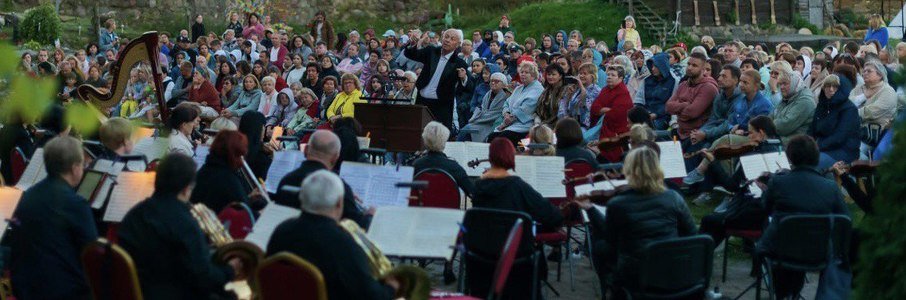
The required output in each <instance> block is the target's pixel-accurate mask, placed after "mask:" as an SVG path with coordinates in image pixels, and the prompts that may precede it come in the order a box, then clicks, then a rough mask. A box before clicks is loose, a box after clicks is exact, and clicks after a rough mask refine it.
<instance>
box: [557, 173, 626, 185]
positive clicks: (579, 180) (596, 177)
mask: <svg viewBox="0 0 906 300" xmlns="http://www.w3.org/2000/svg"><path fill="white" fill-rule="evenodd" d="M622 176H623V175H621V174H619V173H616V172H613V171H598V172H596V173H591V174H588V175H586V176H582V177H575V178H569V179H563V181H562V182H563V185H580V184H586V183H592V182H598V181H602V180H610V179H611V178H620V177H622Z"/></svg>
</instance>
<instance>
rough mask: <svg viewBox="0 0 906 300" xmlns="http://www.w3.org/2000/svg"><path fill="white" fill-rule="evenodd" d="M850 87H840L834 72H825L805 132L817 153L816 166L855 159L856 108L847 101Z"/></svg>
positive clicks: (857, 154)
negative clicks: (816, 103)
mask: <svg viewBox="0 0 906 300" xmlns="http://www.w3.org/2000/svg"><path fill="white" fill-rule="evenodd" d="M849 93H850V90H848V89H845V88H843V87H841V86H840V78H839V77H837V75H833V74H832V75H828V76H827V77H826V78H825V79H824V82H823V87H822V91H821V94H820V95H819V96H818V107H817V108H816V109H815V116H814V118H813V119H812V124H811V125H810V127H809V134H810V135H811V136H812V137H813V138H814V139H815V142H816V143H818V150H820V151H821V156H820V159H819V162H818V169H819V170H825V169H827V168H829V167H831V166H832V165H833V164H834V163H835V162H838V161H843V162H846V163H850V162H852V161H854V160H856V159H858V158H859V126H860V123H861V120H860V118H859V110H858V109H857V108H856V105H855V104H853V103H852V101H849V98H848V95H849Z"/></svg>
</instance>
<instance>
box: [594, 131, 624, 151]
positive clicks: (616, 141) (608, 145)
mask: <svg viewBox="0 0 906 300" xmlns="http://www.w3.org/2000/svg"><path fill="white" fill-rule="evenodd" d="M627 145H629V132H628V131H627V132H624V133H621V134H618V135H616V136H613V137H608V138H602V139H599V140H597V141H594V142H591V143H588V146H589V147H598V149H600V150H601V151H605V150H608V149H614V148H623V147H626V146H627Z"/></svg>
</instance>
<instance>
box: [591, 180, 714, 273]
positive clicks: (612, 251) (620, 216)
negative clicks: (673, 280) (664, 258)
mask: <svg viewBox="0 0 906 300" xmlns="http://www.w3.org/2000/svg"><path fill="white" fill-rule="evenodd" d="M588 217H589V219H591V222H592V226H593V227H594V231H595V232H596V234H593V235H592V236H599V237H600V238H601V239H603V241H604V243H603V244H605V245H606V246H605V249H600V250H595V252H596V254H599V255H601V256H603V257H596V259H601V260H603V261H604V264H606V265H609V266H612V267H613V268H614V270H616V273H615V276H614V279H615V282H618V284H619V285H621V286H630V287H631V286H633V282H632V278H633V277H634V276H633V273H634V272H638V271H637V267H636V266H637V263H638V260H639V259H640V257H638V255H639V251H641V250H642V248H643V247H645V245H647V244H648V243H651V242H654V241H659V240H665V239H670V238H676V237H683V236H690V235H693V234H695V233H696V232H697V231H696V229H695V221H694V220H693V219H692V214H691V213H690V212H689V207H688V206H686V203H685V201H684V200H683V197H682V196H680V195H679V193H677V192H676V191H673V190H666V191H664V192H662V193H660V194H656V195H643V194H640V193H638V192H635V191H632V190H630V191H626V192H623V193H620V194H619V195H617V196H616V197H614V198H613V199H611V200H610V201H609V202H608V203H607V218H604V216H603V215H602V214H601V212H600V211H598V210H597V209H590V210H589V211H588Z"/></svg>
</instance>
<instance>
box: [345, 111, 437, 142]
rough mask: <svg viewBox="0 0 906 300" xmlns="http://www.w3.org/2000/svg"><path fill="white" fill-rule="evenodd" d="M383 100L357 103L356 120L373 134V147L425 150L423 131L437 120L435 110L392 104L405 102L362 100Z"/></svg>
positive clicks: (371, 136)
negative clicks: (433, 113) (433, 112)
mask: <svg viewBox="0 0 906 300" xmlns="http://www.w3.org/2000/svg"><path fill="white" fill-rule="evenodd" d="M361 99H362V100H372V101H380V103H377V104H371V103H356V104H355V119H356V120H358V121H359V123H361V124H362V129H364V130H365V131H366V132H369V133H371V135H370V138H371V147H376V148H383V149H387V151H389V152H416V151H419V150H421V149H422V148H423V146H422V138H421V134H422V130H423V129H424V128H425V126H427V125H428V123H429V122H431V121H434V116H433V115H432V114H431V111H429V110H428V108H427V107H425V106H423V105H410V104H405V105H403V104H392V102H401V101H405V100H398V99H386V98H361Z"/></svg>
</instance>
